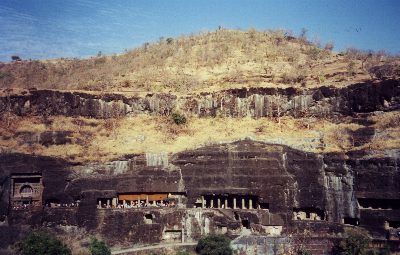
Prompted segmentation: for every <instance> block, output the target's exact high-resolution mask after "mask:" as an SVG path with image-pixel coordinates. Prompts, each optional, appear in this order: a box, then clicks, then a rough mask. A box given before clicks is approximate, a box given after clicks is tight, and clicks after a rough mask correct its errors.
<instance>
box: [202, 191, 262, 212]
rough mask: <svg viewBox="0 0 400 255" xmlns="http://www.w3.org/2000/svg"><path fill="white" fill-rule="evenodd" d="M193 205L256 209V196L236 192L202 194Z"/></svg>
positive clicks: (257, 204)
mask: <svg viewBox="0 0 400 255" xmlns="http://www.w3.org/2000/svg"><path fill="white" fill-rule="evenodd" d="M194 206H195V207H197V208H198V207H201V208H218V209H256V208H257V207H258V206H259V203H258V196H254V195H247V194H244V195H238V194H226V193H225V194H204V195H202V196H201V198H198V199H197V200H196V202H195V203H194Z"/></svg>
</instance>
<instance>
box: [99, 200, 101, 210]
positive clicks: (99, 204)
mask: <svg viewBox="0 0 400 255" xmlns="http://www.w3.org/2000/svg"><path fill="white" fill-rule="evenodd" d="M99 207H100V208H101V200H100V199H99Z"/></svg>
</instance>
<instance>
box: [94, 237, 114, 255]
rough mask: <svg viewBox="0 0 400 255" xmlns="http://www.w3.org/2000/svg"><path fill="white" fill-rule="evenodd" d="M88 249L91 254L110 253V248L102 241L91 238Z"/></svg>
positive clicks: (108, 254) (105, 254) (109, 254)
mask: <svg viewBox="0 0 400 255" xmlns="http://www.w3.org/2000/svg"><path fill="white" fill-rule="evenodd" d="M89 251H90V253H91V254H92V255H111V251H110V248H108V246H107V245H106V244H105V243H104V242H103V241H99V240H97V238H95V237H94V238H92V240H91V241H90V244H89Z"/></svg>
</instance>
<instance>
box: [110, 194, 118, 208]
mask: <svg viewBox="0 0 400 255" xmlns="http://www.w3.org/2000/svg"><path fill="white" fill-rule="evenodd" d="M111 205H112V207H113V208H115V207H117V198H115V197H114V198H113V199H112V202H111Z"/></svg>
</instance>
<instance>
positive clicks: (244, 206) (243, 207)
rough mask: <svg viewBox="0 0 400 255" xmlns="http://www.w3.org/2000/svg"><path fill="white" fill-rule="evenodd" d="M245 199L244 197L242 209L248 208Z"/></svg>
mask: <svg viewBox="0 0 400 255" xmlns="http://www.w3.org/2000/svg"><path fill="white" fill-rule="evenodd" d="M245 202H246V201H245V200H244V198H242V209H246V205H245Z"/></svg>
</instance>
